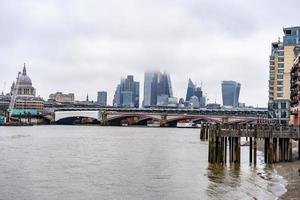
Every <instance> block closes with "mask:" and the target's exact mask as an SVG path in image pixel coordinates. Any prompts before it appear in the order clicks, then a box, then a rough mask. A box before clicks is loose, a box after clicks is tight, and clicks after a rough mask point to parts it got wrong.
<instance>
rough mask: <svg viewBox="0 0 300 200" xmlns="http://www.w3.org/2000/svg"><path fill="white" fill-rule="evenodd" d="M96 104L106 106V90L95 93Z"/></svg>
mask: <svg viewBox="0 0 300 200" xmlns="http://www.w3.org/2000/svg"><path fill="white" fill-rule="evenodd" d="M97 104H99V105H101V106H107V92H105V91H100V92H98V93H97Z"/></svg>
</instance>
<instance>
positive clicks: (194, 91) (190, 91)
mask: <svg viewBox="0 0 300 200" xmlns="http://www.w3.org/2000/svg"><path fill="white" fill-rule="evenodd" d="M192 96H196V97H197V98H198V101H199V103H198V104H197V105H199V106H198V107H205V103H206V102H205V96H204V95H203V92H202V89H201V87H197V86H196V84H194V83H193V81H192V80H191V79H189V82H188V87H187V91H186V98H185V100H186V101H187V102H188V101H191V97H192ZM193 101H194V102H195V98H194V99H193ZM194 107H195V106H194Z"/></svg>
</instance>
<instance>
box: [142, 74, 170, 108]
mask: <svg viewBox="0 0 300 200" xmlns="http://www.w3.org/2000/svg"><path fill="white" fill-rule="evenodd" d="M170 97H173V91H172V85H171V78H170V75H169V74H168V73H166V72H164V73H161V72H156V71H148V72H145V82H144V101H143V106H144V107H147V106H156V105H158V106H167V105H168V103H169V98H170Z"/></svg>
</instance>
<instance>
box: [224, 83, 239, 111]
mask: <svg viewBox="0 0 300 200" xmlns="http://www.w3.org/2000/svg"><path fill="white" fill-rule="evenodd" d="M240 88H241V84H240V83H237V82H235V81H222V97H223V106H232V107H238V103H239V95H240Z"/></svg>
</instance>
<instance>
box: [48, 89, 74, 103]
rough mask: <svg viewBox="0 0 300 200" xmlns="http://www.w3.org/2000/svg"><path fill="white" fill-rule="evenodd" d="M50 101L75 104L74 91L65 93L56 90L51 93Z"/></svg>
mask: <svg viewBox="0 0 300 200" xmlns="http://www.w3.org/2000/svg"><path fill="white" fill-rule="evenodd" d="M48 101H50V102H58V103H70V104H73V103H74V101H75V95H74V93H69V94H63V93H62V92H56V93H54V94H50V95H49V99H48Z"/></svg>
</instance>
